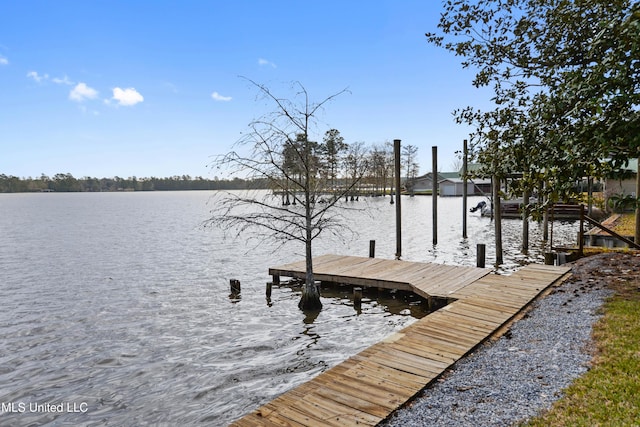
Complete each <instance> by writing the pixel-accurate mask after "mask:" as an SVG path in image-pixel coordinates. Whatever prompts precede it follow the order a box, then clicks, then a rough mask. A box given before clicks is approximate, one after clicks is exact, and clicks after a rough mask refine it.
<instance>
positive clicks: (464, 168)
mask: <svg viewBox="0 0 640 427" xmlns="http://www.w3.org/2000/svg"><path fill="white" fill-rule="evenodd" d="M462 186H463V187H462V238H463V239H466V238H467V140H466V139H465V140H464V141H463V142H462Z"/></svg>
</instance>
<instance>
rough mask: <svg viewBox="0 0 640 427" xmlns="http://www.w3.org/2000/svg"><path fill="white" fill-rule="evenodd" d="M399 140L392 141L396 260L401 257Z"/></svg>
mask: <svg viewBox="0 0 640 427" xmlns="http://www.w3.org/2000/svg"><path fill="white" fill-rule="evenodd" d="M400 142H401V141H400V140H399V139H394V140H393V155H394V160H395V162H394V163H395V172H396V175H395V185H396V259H400V258H401V257H402V209H401V208H400V192H401V191H400V173H401V170H400Z"/></svg>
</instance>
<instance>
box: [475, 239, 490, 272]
mask: <svg viewBox="0 0 640 427" xmlns="http://www.w3.org/2000/svg"><path fill="white" fill-rule="evenodd" d="M486 253H487V246H486V245H485V244H484V243H478V244H477V245H476V266H477V267H478V268H484V266H485V260H486V257H487V256H486Z"/></svg>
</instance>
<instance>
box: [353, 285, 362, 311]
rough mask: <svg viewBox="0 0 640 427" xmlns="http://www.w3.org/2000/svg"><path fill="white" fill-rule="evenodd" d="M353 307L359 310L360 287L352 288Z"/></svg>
mask: <svg viewBox="0 0 640 427" xmlns="http://www.w3.org/2000/svg"><path fill="white" fill-rule="evenodd" d="M353 307H354V308H355V309H356V310H360V308H361V307H362V288H360V287H358V288H353Z"/></svg>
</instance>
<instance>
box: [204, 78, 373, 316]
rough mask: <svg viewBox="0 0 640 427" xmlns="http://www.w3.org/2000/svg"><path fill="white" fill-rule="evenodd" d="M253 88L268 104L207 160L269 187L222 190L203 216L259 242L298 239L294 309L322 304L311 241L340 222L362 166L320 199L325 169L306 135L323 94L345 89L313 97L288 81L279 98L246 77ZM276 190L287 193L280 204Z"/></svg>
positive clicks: (327, 176) (328, 177)
mask: <svg viewBox="0 0 640 427" xmlns="http://www.w3.org/2000/svg"><path fill="white" fill-rule="evenodd" d="M249 81H250V82H251V83H252V84H253V85H254V86H255V87H257V89H258V91H259V93H260V94H261V95H262V96H263V97H264V98H266V99H267V100H268V101H269V102H270V103H271V104H273V105H274V108H275V109H274V111H272V112H270V113H267V114H266V115H264V116H263V117H261V118H259V119H257V120H254V121H252V122H251V123H250V124H249V129H250V131H249V132H248V133H247V134H245V135H244V136H243V137H242V138H241V139H240V140H239V141H238V142H237V143H236V145H235V146H234V147H235V149H236V151H232V152H230V153H228V154H226V155H223V156H220V157H218V158H217V159H216V160H215V161H214V165H215V166H218V167H227V168H230V169H231V172H233V173H240V174H243V175H244V176H245V177H248V178H254V179H260V180H262V181H266V182H268V183H269V186H270V188H271V189H272V190H273V192H272V193H269V194H266V195H265V194H262V195H259V194H258V193H256V192H242V193H222V195H221V196H220V200H218V201H217V207H216V208H215V209H214V211H212V217H211V218H210V219H209V220H208V223H209V224H211V225H217V226H220V227H221V228H223V229H224V230H227V231H228V230H235V231H236V232H237V234H244V233H253V232H255V231H258V233H257V234H250V235H249V237H258V238H259V239H261V240H262V241H263V240H264V238H265V237H271V238H273V239H276V240H278V241H280V242H282V243H286V242H290V241H297V242H300V243H303V244H304V246H305V259H306V277H305V284H304V286H303V290H302V298H301V299H300V303H299V304H298V306H299V307H300V309H302V310H319V309H321V308H322V303H321V301H320V292H319V289H318V287H317V286H316V284H315V280H314V276H313V261H312V242H313V240H314V239H315V238H317V237H318V236H319V235H320V233H322V232H323V231H333V232H337V231H338V230H340V229H343V227H344V226H343V225H342V223H341V221H340V218H341V216H340V209H346V207H342V206H341V207H340V209H338V206H337V204H338V203H339V201H340V200H341V197H342V196H343V195H345V194H347V193H349V192H351V191H352V190H353V188H355V187H356V185H357V184H358V182H359V181H360V180H361V179H362V176H363V175H364V173H365V170H364V169H363V170H359V171H355V172H354V173H352V174H350V175H349V176H348V177H346V176H345V177H344V185H342V186H340V188H339V189H338V190H336V191H338V193H337V194H336V196H337V197H327V198H323V196H326V195H327V194H329V193H330V192H331V182H332V178H333V177H332V174H331V173H330V172H328V171H327V170H326V159H323V158H322V155H323V153H326V152H327V150H326V147H323V145H322V144H319V143H317V142H313V141H312V140H310V132H311V131H313V130H315V129H316V127H317V121H316V119H317V114H318V113H319V111H320V110H321V109H322V108H323V107H324V106H325V105H326V104H327V103H328V102H330V101H332V100H333V99H334V98H336V97H337V96H339V95H341V94H343V93H344V92H346V90H342V91H340V92H338V93H336V94H334V95H331V96H329V97H327V98H325V99H324V100H322V101H320V102H318V103H313V102H312V101H310V99H309V94H308V93H307V91H306V89H305V88H304V86H303V85H302V84H301V83H299V82H295V83H294V84H293V88H294V90H295V95H294V97H293V98H292V99H286V98H280V97H278V96H276V95H275V94H273V93H272V92H271V91H270V90H269V88H268V87H266V86H264V85H261V84H258V83H256V82H254V81H251V80H249ZM280 195H283V197H284V195H286V196H287V198H292V199H293V200H292V202H291V203H290V204H287V203H282V200H283V199H281V197H280ZM321 199H322V202H323V203H320V201H321Z"/></svg>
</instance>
